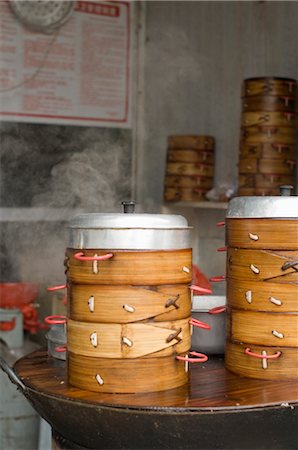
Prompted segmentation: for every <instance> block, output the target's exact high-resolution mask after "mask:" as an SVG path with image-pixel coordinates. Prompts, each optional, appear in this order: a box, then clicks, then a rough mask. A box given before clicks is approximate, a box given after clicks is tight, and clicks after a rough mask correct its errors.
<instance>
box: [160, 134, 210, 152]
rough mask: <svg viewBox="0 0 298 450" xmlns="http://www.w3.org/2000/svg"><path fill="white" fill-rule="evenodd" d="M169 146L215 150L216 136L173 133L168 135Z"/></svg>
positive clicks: (170, 147)
mask: <svg viewBox="0 0 298 450" xmlns="http://www.w3.org/2000/svg"><path fill="white" fill-rule="evenodd" d="M168 148H169V149H172V148H174V149H184V148H187V149H199V150H213V149H214V138H213V137H212V136H199V135H172V136H168Z"/></svg>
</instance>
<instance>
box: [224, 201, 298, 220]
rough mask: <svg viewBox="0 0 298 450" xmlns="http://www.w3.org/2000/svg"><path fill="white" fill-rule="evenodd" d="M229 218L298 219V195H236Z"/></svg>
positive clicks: (230, 203) (230, 206)
mask: <svg viewBox="0 0 298 450" xmlns="http://www.w3.org/2000/svg"><path fill="white" fill-rule="evenodd" d="M226 217H227V219H249V218H250V219H257V218H259V219H265V218H266V219H298V197H297V196H292V197H283V196H281V197H278V196H275V197H265V196H264V197H235V198H233V199H232V200H230V202H229V205H228V210H227V215H226Z"/></svg>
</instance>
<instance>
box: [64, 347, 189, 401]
mask: <svg viewBox="0 0 298 450" xmlns="http://www.w3.org/2000/svg"><path fill="white" fill-rule="evenodd" d="M185 368H186V366H185V363H184V362H183V361H178V360H177V359H176V358H175V356H168V357H165V358H149V359H148V358H139V359H125V360H123V359H109V361H108V363H107V360H106V359H105V358H91V357H88V356H81V355H75V354H73V353H71V352H70V353H69V355H68V381H69V383H70V384H72V385H73V386H76V387H78V388H80V389H86V390H88V391H94V392H110V393H114V394H116V393H127V394H129V393H138V392H157V391H164V390H167V389H173V388H176V387H178V386H182V385H184V384H186V383H187V382H188V372H186V371H185Z"/></svg>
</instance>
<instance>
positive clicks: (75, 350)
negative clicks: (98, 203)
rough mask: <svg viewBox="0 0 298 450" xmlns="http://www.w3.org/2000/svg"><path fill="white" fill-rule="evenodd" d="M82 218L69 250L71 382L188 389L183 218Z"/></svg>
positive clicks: (186, 231) (107, 387)
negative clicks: (184, 385)
mask: <svg viewBox="0 0 298 450" xmlns="http://www.w3.org/2000/svg"><path fill="white" fill-rule="evenodd" d="M124 208H125V212H126V214H84V215H81V216H78V217H76V218H74V219H73V220H72V221H71V222H70V240H69V246H68V247H69V248H68V249H67V251H66V267H67V271H66V273H67V284H68V297H69V298H68V305H69V307H68V308H69V310H68V320H67V345H68V378H69V382H70V384H72V385H74V386H76V387H79V388H81V389H87V390H90V391H96V392H112V393H134V392H150V391H162V390H166V389H172V388H175V387H177V386H181V385H183V384H185V383H187V382H188V368H187V364H186V362H185V356H186V354H187V352H188V351H189V349H190V340H191V336H190V328H191V325H190V311H191V292H190V288H189V283H190V281H191V278H192V273H191V272H192V250H191V245H190V228H189V227H188V225H187V221H186V219H185V218H184V217H182V216H176V215H162V214H161V215H158V214H132V212H133V208H134V205H133V204H132V203H126V204H125V205H124Z"/></svg>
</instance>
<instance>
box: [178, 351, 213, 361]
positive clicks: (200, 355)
mask: <svg viewBox="0 0 298 450" xmlns="http://www.w3.org/2000/svg"><path fill="white" fill-rule="evenodd" d="M188 355H191V356H196V358H189V356H188ZM188 355H186V356H180V355H177V356H176V359H179V361H188V362H191V363H199V362H206V361H208V356H207V355H205V354H204V353H197V352H189V353H188Z"/></svg>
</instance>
